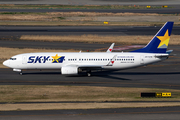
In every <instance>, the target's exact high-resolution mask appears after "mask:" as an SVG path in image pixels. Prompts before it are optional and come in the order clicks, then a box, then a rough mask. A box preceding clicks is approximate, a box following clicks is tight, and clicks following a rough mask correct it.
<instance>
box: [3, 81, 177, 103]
mask: <svg viewBox="0 0 180 120" xmlns="http://www.w3.org/2000/svg"><path fill="white" fill-rule="evenodd" d="M89 83H91V82H89ZM141 92H172V98H141V97H140V93H141ZM179 93H180V90H174V89H157V88H123V87H97V86H59V85H0V102H9V103H12V102H47V101H180V94H179Z"/></svg>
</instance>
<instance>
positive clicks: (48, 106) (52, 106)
mask: <svg viewBox="0 0 180 120" xmlns="http://www.w3.org/2000/svg"><path fill="white" fill-rule="evenodd" d="M170 106H180V102H166V103H160V102H154V103H148V104H147V103H144V102H142V103H41V104H0V111H21V110H59V109H105V108H138V107H141V108H147V107H170Z"/></svg>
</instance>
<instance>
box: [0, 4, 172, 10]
mask: <svg viewBox="0 0 180 120" xmlns="http://www.w3.org/2000/svg"><path fill="white" fill-rule="evenodd" d="M0 8H1V9H166V8H172V7H166V8H165V7H162V6H151V7H150V8H147V6H140V5H14V4H1V5H0Z"/></svg>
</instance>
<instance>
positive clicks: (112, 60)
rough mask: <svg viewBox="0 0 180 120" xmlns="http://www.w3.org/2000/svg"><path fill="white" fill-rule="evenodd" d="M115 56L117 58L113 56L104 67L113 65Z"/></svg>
mask: <svg viewBox="0 0 180 120" xmlns="http://www.w3.org/2000/svg"><path fill="white" fill-rule="evenodd" d="M116 56H117V55H115V56H114V57H113V58H112V59H111V61H110V62H109V63H108V64H107V65H106V66H112V65H113V64H114V61H115V59H116Z"/></svg>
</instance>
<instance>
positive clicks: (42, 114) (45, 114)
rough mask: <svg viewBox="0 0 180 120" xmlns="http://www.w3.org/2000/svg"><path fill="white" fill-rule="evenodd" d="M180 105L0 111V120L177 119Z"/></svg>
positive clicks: (179, 114) (179, 115) (179, 113)
mask: <svg viewBox="0 0 180 120" xmlns="http://www.w3.org/2000/svg"><path fill="white" fill-rule="evenodd" d="M179 117H180V107H155V108H120V109H89V110H44V111H0V120H4V119H6V120H12V119H13V120H24V119H26V120H32V119H38V120H52V119H53V120H60V119H62V120H72V119H73V120H94V119H95V120H97V119H98V120H112V119H113V120H119V119H123V120H172V119H173V120H179Z"/></svg>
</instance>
